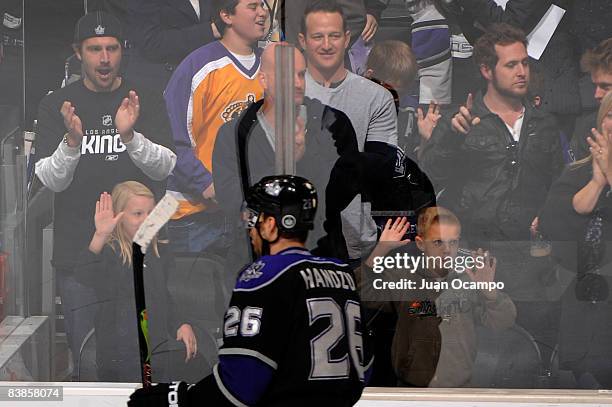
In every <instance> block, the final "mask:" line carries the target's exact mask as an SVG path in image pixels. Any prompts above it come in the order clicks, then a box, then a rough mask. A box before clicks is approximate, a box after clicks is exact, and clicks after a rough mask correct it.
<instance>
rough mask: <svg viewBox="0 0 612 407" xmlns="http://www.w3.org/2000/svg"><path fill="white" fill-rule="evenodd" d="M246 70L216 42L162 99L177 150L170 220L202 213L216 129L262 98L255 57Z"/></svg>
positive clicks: (181, 70) (189, 63) (181, 69)
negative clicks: (174, 205)
mask: <svg viewBox="0 0 612 407" xmlns="http://www.w3.org/2000/svg"><path fill="white" fill-rule="evenodd" d="M255 54H256V59H255V64H254V65H253V67H252V68H251V69H247V68H245V67H244V66H243V65H242V64H241V63H240V61H239V60H238V59H236V57H234V55H232V53H231V52H229V51H228V50H227V48H225V47H224V46H223V44H221V43H220V42H219V41H215V42H212V43H210V44H207V45H205V46H203V47H200V48H198V49H197V50H195V51H194V52H192V53H191V54H189V56H187V58H185V59H184V60H183V62H181V64H180V65H179V66H178V68H177V69H176V71H175V72H174V74H173V75H172V78H171V79H170V82H169V83H168V86H167V87H166V90H165V92H164V99H165V100H166V106H167V109H168V115H169V116H170V124H171V126H172V135H173V138H174V144H175V147H176V155H177V161H176V167H175V168H174V171H173V172H172V174H171V175H170V177H169V178H168V186H167V189H168V191H169V192H170V193H171V194H172V195H174V197H175V198H177V199H178V200H179V203H180V206H179V209H178V211H177V212H176V214H175V215H174V219H179V218H182V217H184V216H187V215H191V214H193V213H197V212H200V211H202V210H204V209H206V206H205V204H204V203H203V199H202V192H203V191H204V190H205V189H206V188H208V187H209V186H210V184H211V183H212V182H213V178H212V171H213V168H212V152H213V147H214V145H215V139H216V138H217V132H218V130H219V128H220V127H221V126H222V125H223V124H224V123H226V122H228V121H230V120H232V119H233V118H235V117H236V116H238V115H239V114H240V113H241V112H242V111H243V110H245V109H246V108H247V107H248V105H249V104H250V103H252V102H254V101H256V100H259V99H261V98H262V97H263V89H262V88H261V85H260V84H259V82H258V80H257V73H258V72H259V65H260V52H259V50H256V51H255Z"/></svg>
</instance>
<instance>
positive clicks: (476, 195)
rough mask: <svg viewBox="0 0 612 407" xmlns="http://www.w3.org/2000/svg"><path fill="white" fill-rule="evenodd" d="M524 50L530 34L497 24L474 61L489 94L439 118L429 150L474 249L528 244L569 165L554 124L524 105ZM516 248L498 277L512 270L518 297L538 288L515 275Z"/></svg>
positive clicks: (426, 163)
mask: <svg viewBox="0 0 612 407" xmlns="http://www.w3.org/2000/svg"><path fill="white" fill-rule="evenodd" d="M526 45H527V41H526V38H525V36H524V33H523V32H522V31H520V30H519V29H517V28H514V27H512V26H509V25H506V24H499V25H494V26H492V27H491V29H490V31H489V32H488V33H487V34H485V35H484V36H482V37H481V38H480V39H479V40H478V42H477V43H476V46H475V49H474V58H475V60H476V63H477V64H478V66H479V67H480V73H481V75H482V76H483V77H484V79H485V80H486V82H487V91H486V93H485V94H484V96H483V95H482V94H478V95H477V96H476V97H475V98H474V99H473V100H472V97H471V95H470V96H469V97H468V103H467V105H466V106H462V107H461V109H460V111H459V112H458V113H457V114H456V115H454V116H453V118H452V120H450V121H449V120H441V121H440V122H439V123H438V126H437V127H436V128H435V130H434V132H433V134H432V137H431V139H430V142H429V143H428V144H427V145H426V146H425V150H424V151H423V156H422V161H421V164H422V167H423V169H424V171H425V172H426V173H427V174H428V175H429V176H430V178H431V179H432V181H433V182H434V185H435V186H436V187H438V188H440V187H446V188H447V192H446V197H447V198H446V199H445V202H446V201H447V200H449V199H450V202H446V205H448V206H451V207H452V208H453V209H455V211H456V213H458V214H459V215H460V217H461V220H462V223H463V224H464V225H465V227H464V233H463V236H464V237H466V238H467V239H468V240H470V241H471V243H472V244H476V242H478V243H479V244H477V245H476V246H474V247H491V246H490V244H484V243H489V242H502V243H503V242H507V243H503V244H506V245H507V244H511V243H510V242H512V241H515V242H516V241H518V242H520V241H522V242H528V241H529V239H530V235H529V228H530V225H532V224H534V222H536V223H537V220H536V217H537V215H538V211H539V209H540V207H541V206H542V204H543V203H544V200H545V198H546V192H547V191H548V189H549V187H550V185H551V183H552V182H553V181H554V180H555V179H556V177H557V176H558V174H559V173H560V171H561V169H562V167H563V157H562V154H561V149H560V138H559V130H558V128H557V126H556V123H555V120H554V119H553V117H552V116H550V115H548V114H546V113H543V112H541V111H539V110H536V109H534V108H532V106H531V104H530V103H528V102H527V101H526V100H525V96H526V95H527V89H528V85H529V59H528V56H527V51H526ZM517 244H518V243H517ZM523 245H524V244H523ZM518 246H522V245H521V244H518ZM516 250H519V249H517V248H514V249H511V250H510V252H512V253H513V256H510V259H515V260H514V261H511V262H510V263H506V266H507V267H504V263H503V261H500V278H503V277H504V272H506V273H510V276H505V278H506V279H507V280H508V281H507V282H506V288H507V290H508V291H512V290H513V289H515V290H516V291H517V292H516V293H515V294H516V295H518V296H519V298H520V297H521V296H522V295H527V293H526V292H524V289H525V288H526V287H527V288H528V287H531V288H532V289H535V287H536V286H534V285H533V284H525V283H526V281H525V280H523V279H522V277H521V278H519V277H518V276H517V275H516V272H518V271H519V270H518V269H517V268H518V267H521V266H520V265H518V264H516V259H517V258H518V257H520V256H517V253H519V252H520V251H519V252H517V251H516ZM521 250H522V249H521ZM498 257H499V254H498ZM502 257H503V256H502ZM523 266H524V265H523ZM513 274H514V275H513ZM512 294H513V293H512V292H511V295H512ZM532 294H533V295H535V294H536V293H532ZM530 296H531V295H529V296H528V297H530Z"/></svg>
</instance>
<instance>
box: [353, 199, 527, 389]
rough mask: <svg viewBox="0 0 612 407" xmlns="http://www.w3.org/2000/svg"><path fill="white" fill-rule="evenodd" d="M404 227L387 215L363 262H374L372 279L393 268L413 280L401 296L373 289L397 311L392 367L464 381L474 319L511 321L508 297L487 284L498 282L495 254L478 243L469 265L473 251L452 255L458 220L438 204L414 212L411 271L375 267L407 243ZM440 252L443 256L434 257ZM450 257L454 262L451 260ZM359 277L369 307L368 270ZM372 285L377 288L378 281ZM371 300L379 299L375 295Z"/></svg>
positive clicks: (413, 380) (434, 379)
mask: <svg viewBox="0 0 612 407" xmlns="http://www.w3.org/2000/svg"><path fill="white" fill-rule="evenodd" d="M408 227H409V224H408V222H407V220H406V218H397V219H396V220H395V221H394V222H392V221H391V219H390V220H389V221H388V222H387V225H386V226H385V230H384V231H383V233H382V235H381V238H380V242H379V243H378V245H377V246H376V248H375V249H374V251H373V252H372V254H371V255H370V257H369V258H368V260H367V261H366V266H370V267H373V271H374V272H375V276H376V277H374V278H375V279H376V278H382V279H383V280H393V281H400V280H398V279H397V278H395V277H396V276H393V275H392V274H397V277H400V278H401V279H409V280H410V282H411V283H410V285H409V286H408V288H407V289H405V290H402V292H401V294H399V297H398V294H397V293H395V294H393V296H392V297H390V295H392V294H391V293H390V292H389V291H390V290H386V291H387V293H385V290H380V291H379V292H378V293H376V296H377V297H378V298H381V297H382V296H385V298H387V301H389V298H392V299H393V302H388V303H387V307H388V306H389V305H390V306H391V307H392V308H393V309H394V311H395V312H396V314H397V324H396V328H395V336H394V338H393V345H392V348H391V360H392V364H393V369H394V371H395V373H396V375H397V376H398V378H399V380H400V382H401V383H403V384H406V385H411V386H429V387H460V386H466V385H468V384H469V382H470V379H471V376H472V366H473V364H474V360H475V359H476V324H482V325H484V326H485V327H487V328H491V329H496V330H502V329H506V328H509V327H511V326H512V325H513V324H514V320H515V318H516V308H515V306H514V304H513V303H512V300H511V299H510V297H508V296H507V295H506V294H505V293H503V292H502V291H500V290H498V289H495V288H492V287H496V286H499V284H495V267H496V261H495V259H494V258H492V257H490V256H489V255H488V253H483V252H482V251H481V250H479V251H477V252H473V253H472V254H471V257H473V259H474V261H473V263H474V264H475V265H474V266H473V267H467V261H468V258H469V257H470V256H466V257H463V258H461V257H458V256H457V252H458V248H459V240H460V237H461V224H460V222H459V219H457V217H456V216H455V215H454V214H453V213H452V212H450V211H449V210H447V209H445V208H442V207H430V208H426V209H424V210H423V211H421V213H420V214H419V217H418V224H417V237H416V239H415V240H416V242H415V243H416V246H417V248H418V249H419V250H420V251H421V252H422V256H420V257H421V259H423V260H422V262H421V264H420V265H419V266H418V267H417V268H416V269H415V270H413V271H414V272H412V270H411V271H408V270H406V269H401V270H400V269H397V268H395V269H389V270H384V271H382V273H376V268H375V267H376V265H377V264H380V262H379V261H378V260H377V258H378V259H380V258H385V256H386V257H387V258H388V257H396V255H395V254H393V255H392V256H390V255H389V252H390V251H391V250H392V249H394V248H398V247H400V246H403V245H405V244H407V243H408V241H407V240H402V239H404V235H405V233H406V231H407V230H408ZM413 257H414V256H413ZM438 258H440V259H442V260H443V261H436V260H434V259H438ZM448 259H452V263H453V265H454V267H449V262H450V261H449V260H448ZM479 266H480V267H479ZM366 272H367V270H366ZM361 277H362V281H364V283H362V285H361V286H362V287H361V288H362V290H364V291H362V302H363V303H364V304H365V305H366V306H371V304H372V303H368V296H369V294H371V293H372V292H371V291H370V292H369V293H368V291H369V290H371V287H367V286H366V285H365V283H368V281H367V280H366V279H365V276H363V275H362V276H361ZM472 283H476V284H472ZM477 284H478V285H477ZM376 285H377V286H378V287H380V283H377V284H376ZM475 286H479V287H484V286H488V287H491V288H490V289H484V288H480V289H476V288H473V287H475ZM410 287H412V288H410ZM394 291H397V290H394ZM393 297H395V298H393ZM370 298H371V297H370ZM375 304H377V305H378V306H380V302H377V303H375Z"/></svg>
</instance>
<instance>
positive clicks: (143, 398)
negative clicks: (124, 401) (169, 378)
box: [128, 382, 188, 407]
mask: <svg viewBox="0 0 612 407" xmlns="http://www.w3.org/2000/svg"><path fill="white" fill-rule="evenodd" d="M187 405H188V404H187V383H185V382H172V383H160V384H156V385H154V386H151V387H148V388H146V389H145V388H142V389H138V390H136V391H135V392H134V393H132V395H131V396H130V400H129V401H128V406H129V407H186V406H187Z"/></svg>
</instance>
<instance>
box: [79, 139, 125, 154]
mask: <svg viewBox="0 0 612 407" xmlns="http://www.w3.org/2000/svg"><path fill="white" fill-rule="evenodd" d="M125 150H126V147H125V144H123V143H122V142H121V136H120V135H119V134H115V135H112V134H105V135H103V136H100V135H93V136H83V141H82V143H81V154H110V153H122V152H124V151H125Z"/></svg>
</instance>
